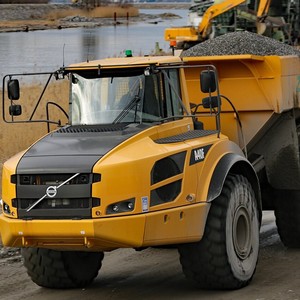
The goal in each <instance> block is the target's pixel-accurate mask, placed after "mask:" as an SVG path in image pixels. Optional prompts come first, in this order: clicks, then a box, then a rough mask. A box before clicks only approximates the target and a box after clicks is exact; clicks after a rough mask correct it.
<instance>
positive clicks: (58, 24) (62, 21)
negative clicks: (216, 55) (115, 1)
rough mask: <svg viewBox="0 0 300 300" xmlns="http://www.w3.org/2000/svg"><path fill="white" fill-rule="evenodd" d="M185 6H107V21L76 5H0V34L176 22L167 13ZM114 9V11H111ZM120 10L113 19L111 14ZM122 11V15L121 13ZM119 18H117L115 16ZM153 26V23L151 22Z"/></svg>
mask: <svg viewBox="0 0 300 300" xmlns="http://www.w3.org/2000/svg"><path fill="white" fill-rule="evenodd" d="M188 7H189V3H172V4H171V3H159V4H156V3H155V4H147V3H138V4H134V5H130V6H128V7H126V6H124V7H120V6H111V7H109V9H110V10H111V15H112V16H111V17H99V16H93V15H92V12H93V10H91V11H87V10H85V9H83V8H80V7H78V6H76V5H72V4H70V5H68V4H26V5H22V4H21V5H19V4H0V8H1V10H0V33H4V32H22V31H23V32H28V31H35V30H48V29H58V30H60V29H67V28H78V27H84V28H94V27H101V26H117V25H128V24H134V23H137V22H149V23H151V21H153V20H154V19H158V18H160V19H162V20H164V19H170V18H180V17H179V16H178V15H176V14H175V13H170V12H168V10H170V9H172V10H173V9H188ZM114 8H115V9H114ZM117 9H118V10H121V12H120V13H119V12H117V13H116V19H115V18H114V17H113V14H114V10H117ZM139 9H165V10H166V13H164V14H162V15H153V14H149V15H148V14H144V13H142V14H141V13H139ZM122 10H123V11H122ZM118 14H119V16H118ZM153 22H157V21H153Z"/></svg>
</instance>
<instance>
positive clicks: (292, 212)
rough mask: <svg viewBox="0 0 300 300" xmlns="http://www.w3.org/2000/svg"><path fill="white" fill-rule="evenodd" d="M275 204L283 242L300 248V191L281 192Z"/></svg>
mask: <svg viewBox="0 0 300 300" xmlns="http://www.w3.org/2000/svg"><path fill="white" fill-rule="evenodd" d="M280 195H281V196H280V199H279V198H278V199H277V201H276V205H275V217H276V225H277V229H278V233H279V236H280V239H281V241H282V243H283V244H284V245H285V246H286V247H289V248H300V218H299V216H300V191H285V192H284V193H280Z"/></svg>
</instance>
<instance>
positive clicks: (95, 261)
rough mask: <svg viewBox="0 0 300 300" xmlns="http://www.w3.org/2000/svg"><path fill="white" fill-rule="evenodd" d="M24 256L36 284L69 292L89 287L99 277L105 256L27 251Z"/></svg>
mask: <svg viewBox="0 0 300 300" xmlns="http://www.w3.org/2000/svg"><path fill="white" fill-rule="evenodd" d="M22 256H23V261H24V266H25V267H26V269H27V273H28V275H29V276H30V277H31V279H32V281H33V282H34V283H36V284H37V285H39V286H42V287H47V288H56V289H66V288H82V287H85V286H87V285H89V284H90V283H91V282H92V281H93V280H94V278H95V277H96V276H97V275H98V271H99V270H100V268H101V264H102V259H103V257H104V254H103V253H102V252H79V251H56V250H50V249H43V248H23V249H22Z"/></svg>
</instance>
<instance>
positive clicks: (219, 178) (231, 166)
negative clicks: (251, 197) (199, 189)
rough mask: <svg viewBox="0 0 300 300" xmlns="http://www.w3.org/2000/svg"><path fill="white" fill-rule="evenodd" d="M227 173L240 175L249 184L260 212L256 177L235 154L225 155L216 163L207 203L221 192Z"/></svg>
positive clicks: (248, 165) (239, 156)
mask: <svg viewBox="0 0 300 300" xmlns="http://www.w3.org/2000/svg"><path fill="white" fill-rule="evenodd" d="M229 173H233V174H241V175H243V176H245V177H246V178H247V179H248V180H249V182H250V183H251V185H252V187H253V190H254V193H255V198H256V199H257V205H258V208H259V211H261V210H262V204H261V193H260V185H259V181H258V177H257V175H256V172H255V170H254V168H253V166H252V165H251V164H250V162H249V161H248V160H247V159H246V158H245V157H243V156H241V155H239V154H236V153H228V154H225V155H224V156H223V157H222V158H221V159H220V160H219V162H218V164H217V166H216V168H215V170H214V172H213V175H212V178H211V181H210V184H209V189H208V194H207V202H211V201H213V200H214V199H216V198H217V197H218V196H219V195H220V194H221V191H222V188H223V185H224V182H225V179H226V177H227V175H228V174H229Z"/></svg>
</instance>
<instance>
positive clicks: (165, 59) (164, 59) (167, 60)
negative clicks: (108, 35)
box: [66, 56, 182, 69]
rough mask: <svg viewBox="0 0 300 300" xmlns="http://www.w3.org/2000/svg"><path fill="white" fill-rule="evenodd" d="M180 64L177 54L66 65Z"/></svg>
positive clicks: (93, 66) (132, 65) (104, 66)
mask: <svg viewBox="0 0 300 300" xmlns="http://www.w3.org/2000/svg"><path fill="white" fill-rule="evenodd" d="M174 63H175V64H180V63H182V60H181V58H180V57H179V56H140V57H138V56H136V57H134V56H133V57H114V58H105V59H100V60H93V61H88V62H81V63H76V64H72V65H70V66H68V67H67V68H66V69H68V68H72V69H74V68H75V69H77V68H78V69H82V68H87V69H94V68H99V67H100V68H108V67H109V68H117V67H128V68H130V67H134V66H148V65H151V64H155V65H163V64H174Z"/></svg>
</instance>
